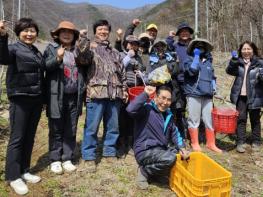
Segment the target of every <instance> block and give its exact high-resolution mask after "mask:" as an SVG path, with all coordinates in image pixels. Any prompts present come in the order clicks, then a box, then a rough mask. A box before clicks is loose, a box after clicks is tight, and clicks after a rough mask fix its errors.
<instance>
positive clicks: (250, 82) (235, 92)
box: [226, 41, 263, 153]
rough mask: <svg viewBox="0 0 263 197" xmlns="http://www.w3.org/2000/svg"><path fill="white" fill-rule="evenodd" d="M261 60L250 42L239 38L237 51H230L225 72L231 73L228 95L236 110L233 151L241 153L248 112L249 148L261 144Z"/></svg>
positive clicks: (242, 151)
mask: <svg viewBox="0 0 263 197" xmlns="http://www.w3.org/2000/svg"><path fill="white" fill-rule="evenodd" d="M262 69H263V61H262V59H260V58H259V57H258V49H257V47H256V45H255V44H254V43H253V42H250V41H245V42H243V43H242V44H241V45H240V47H239V49H238V53H237V52H236V51H233V52H232V58H231V60H230V62H229V65H228V67H227V68H226V72H227V74H229V75H232V76H235V82H234V84H233V86H232V89H231V95H230V99H231V102H232V103H233V104H235V105H236V108H237V110H238V112H239V117H238V120H237V141H236V143H237V149H236V150H237V152H239V153H244V152H245V151H246V150H245V142H246V124H247V115H248V114H249V118H250V122H251V129H252V138H251V139H252V150H254V151H258V150H259V149H260V144H261V123H260V108H261V107H262V106H263V90H262V85H263V82H262V80H263V70H262Z"/></svg>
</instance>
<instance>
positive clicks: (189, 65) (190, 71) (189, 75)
mask: <svg viewBox="0 0 263 197" xmlns="http://www.w3.org/2000/svg"><path fill="white" fill-rule="evenodd" d="M212 49H213V46H212V45H211V44H210V43H209V42H208V41H207V40H205V39H201V38H198V39H195V40H192V41H191V42H190V43H189V45H188V48H187V53H188V58H187V60H186V61H185V63H184V70H185V72H184V92H185V94H186V99H187V105H188V131H189V134H190V137H191V146H192V148H193V150H194V151H201V147H200V145H199V141H198V127H199V124H200V119H201V117H202V119H203V121H204V124H205V133H206V147H207V148H208V149H210V150H212V151H215V152H217V153H222V150H220V149H219V148H217V146H216V145H215V133H214V129H213V126H212V117H211V111H212V107H213V101H212V98H213V95H214V93H215V91H216V81H215V79H216V77H215V75H214V68H213V65H212V56H211V53H210V52H211V51H212Z"/></svg>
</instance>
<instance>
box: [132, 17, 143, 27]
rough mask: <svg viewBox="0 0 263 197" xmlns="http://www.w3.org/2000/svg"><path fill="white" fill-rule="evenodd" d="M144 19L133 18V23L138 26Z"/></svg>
mask: <svg viewBox="0 0 263 197" xmlns="http://www.w3.org/2000/svg"><path fill="white" fill-rule="evenodd" d="M141 22H142V21H141V20H140V19H138V18H135V19H133V20H132V24H134V25H135V26H138V25H139V24H140V23H141Z"/></svg>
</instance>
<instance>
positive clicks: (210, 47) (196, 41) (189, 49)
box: [187, 38, 213, 55]
mask: <svg viewBox="0 0 263 197" xmlns="http://www.w3.org/2000/svg"><path fill="white" fill-rule="evenodd" d="M200 44H202V45H203V46H204V50H205V51H206V52H211V51H212V50H213V45H212V44H211V43H210V42H209V41H208V40H206V39H203V38H196V39H194V40H192V41H191V42H190V43H189V45H188V47H187V54H188V55H192V54H193V51H194V49H195V48H196V46H197V45H200Z"/></svg>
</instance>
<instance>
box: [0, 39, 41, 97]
mask: <svg viewBox="0 0 263 197" xmlns="http://www.w3.org/2000/svg"><path fill="white" fill-rule="evenodd" d="M7 38H8V36H1V37H0V63H1V64H7V65H8V69H7V73H6V86H7V95H8V98H11V97H14V96H43V93H44V70H45V62H44V59H43V57H42V54H41V53H40V52H39V51H38V49H37V48H36V47H35V46H33V45H32V46H28V45H27V44H25V43H23V42H21V41H18V42H16V43H14V44H10V45H9V46H8V39H7Z"/></svg>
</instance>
